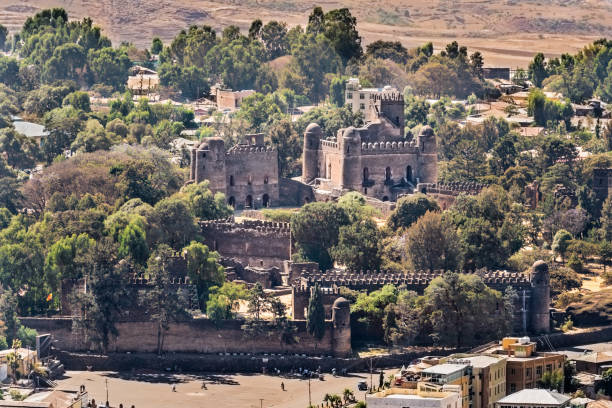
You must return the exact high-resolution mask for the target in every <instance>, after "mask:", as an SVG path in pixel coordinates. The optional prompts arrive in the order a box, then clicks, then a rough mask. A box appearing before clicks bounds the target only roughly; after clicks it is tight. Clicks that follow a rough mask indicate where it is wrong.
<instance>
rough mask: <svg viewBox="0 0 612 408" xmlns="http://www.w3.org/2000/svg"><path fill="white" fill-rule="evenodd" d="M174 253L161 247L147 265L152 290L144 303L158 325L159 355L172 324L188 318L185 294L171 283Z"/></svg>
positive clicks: (164, 246)
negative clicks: (171, 262) (170, 267)
mask: <svg viewBox="0 0 612 408" xmlns="http://www.w3.org/2000/svg"><path fill="white" fill-rule="evenodd" d="M172 256H173V251H172V250H171V249H170V247H168V246H167V245H163V244H162V245H159V246H158V247H157V249H156V250H155V251H154V252H153V253H152V254H151V257H150V258H149V261H148V263H147V274H148V276H149V279H150V280H151V283H152V285H151V288H150V289H149V290H148V291H147V293H146V295H145V297H144V299H143V300H144V302H145V305H146V307H147V309H148V311H149V313H150V316H151V320H153V321H154V322H155V323H156V325H157V354H159V355H161V354H162V352H163V350H164V339H165V335H166V332H167V331H168V330H169V329H170V323H172V322H175V321H179V320H181V319H185V318H187V316H188V314H187V311H186V308H187V302H186V300H185V296H186V294H185V293H182V290H181V289H178V290H177V289H176V288H175V287H173V286H172V284H171V283H170V271H169V263H170V259H171V258H172Z"/></svg>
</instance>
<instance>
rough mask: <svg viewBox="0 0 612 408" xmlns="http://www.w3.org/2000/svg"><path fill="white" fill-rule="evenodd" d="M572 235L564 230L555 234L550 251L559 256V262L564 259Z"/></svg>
mask: <svg viewBox="0 0 612 408" xmlns="http://www.w3.org/2000/svg"><path fill="white" fill-rule="evenodd" d="M572 238H573V237H572V234H570V233H569V232H568V231H566V230H564V229H560V230H559V231H557V232H556V234H555V236H554V238H553V243H552V247H551V249H552V250H553V252H555V253H556V254H558V255H561V260H562V261H563V260H564V259H565V253H566V252H567V248H568V247H569V245H570V242H571V240H572Z"/></svg>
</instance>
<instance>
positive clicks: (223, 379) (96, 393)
mask: <svg viewBox="0 0 612 408" xmlns="http://www.w3.org/2000/svg"><path fill="white" fill-rule="evenodd" d="M106 380H108V389H109V400H110V403H111V405H112V406H114V407H118V406H119V403H123V406H124V407H126V408H128V407H131V406H132V404H133V405H135V407H136V408H141V407H142V408H201V407H213V408H226V407H227V408H230V407H232V408H234V407H240V408H259V407H260V400H259V399H260V398H263V403H262V405H261V406H263V407H264V408H272V407H283V408H306V407H307V406H308V381H306V380H299V379H288V378H279V377H276V376H265V375H260V374H257V375H205V374H202V375H166V374H159V373H146V372H136V373H135V374H133V375H132V374H128V373H116V372H87V371H68V372H67V373H66V376H65V378H64V379H61V380H59V381H58V383H59V387H60V388H61V387H78V386H80V385H81V384H84V385H85V387H86V388H87V390H88V391H89V394H90V396H91V397H93V398H95V399H96V401H97V402H100V403H101V402H103V401H104V400H105V399H106V391H105V383H106ZM360 380H369V374H366V373H362V374H352V375H351V376H348V377H336V378H334V377H332V376H331V375H326V376H325V381H320V380H312V381H311V395H312V402H313V404H319V403H321V401H322V400H323V396H324V395H325V394H326V393H330V394H339V395H341V394H342V392H343V390H344V389H345V388H350V389H351V390H353V391H354V392H356V393H357V389H356V385H357V382H358V381H360ZM202 381H206V383H207V389H206V390H204V389H202V388H201V386H202ZM281 381H283V382H284V383H285V391H282V390H281V388H280V384H281ZM374 381H375V382H377V376H376V375H375V376H374ZM172 384H175V385H176V392H173V391H172ZM356 395H357V396H358V397H359V398H360V399H363V392H359V393H358V394H356Z"/></svg>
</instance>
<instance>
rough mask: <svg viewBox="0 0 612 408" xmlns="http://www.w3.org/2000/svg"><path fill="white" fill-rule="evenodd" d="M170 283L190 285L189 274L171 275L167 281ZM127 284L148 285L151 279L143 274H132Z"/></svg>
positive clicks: (151, 282)
mask: <svg viewBox="0 0 612 408" xmlns="http://www.w3.org/2000/svg"><path fill="white" fill-rule="evenodd" d="M168 283H169V284H170V285H177V286H178V285H192V283H191V280H190V279H189V276H183V277H180V276H172V277H170V280H169V282H168ZM129 284H130V285H132V286H150V285H152V284H153V281H152V280H151V279H149V278H148V277H146V276H143V275H136V274H135V275H134V276H133V277H132V278H130V281H129Z"/></svg>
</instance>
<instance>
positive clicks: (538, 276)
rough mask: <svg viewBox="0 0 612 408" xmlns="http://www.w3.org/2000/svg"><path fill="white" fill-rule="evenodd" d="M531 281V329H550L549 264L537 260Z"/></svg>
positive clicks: (540, 331)
mask: <svg viewBox="0 0 612 408" xmlns="http://www.w3.org/2000/svg"><path fill="white" fill-rule="evenodd" d="M529 275H530V281H531V330H532V331H533V332H534V333H548V332H549V331H550V310H549V309H550V273H549V272H548V264H547V263H546V262H544V261H536V262H534V264H533V266H532V267H531V271H530V273H529Z"/></svg>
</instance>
